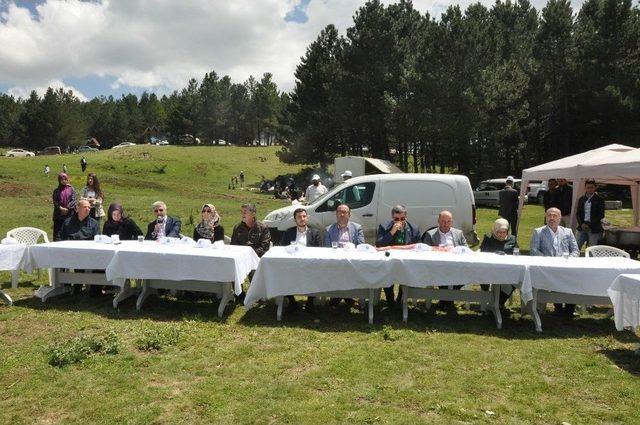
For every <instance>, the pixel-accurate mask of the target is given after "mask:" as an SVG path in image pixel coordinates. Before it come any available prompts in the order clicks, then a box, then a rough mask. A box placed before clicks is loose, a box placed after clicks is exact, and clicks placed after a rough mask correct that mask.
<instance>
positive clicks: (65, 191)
mask: <svg viewBox="0 0 640 425" xmlns="http://www.w3.org/2000/svg"><path fill="white" fill-rule="evenodd" d="M52 197H53V238H54V241H56V240H58V239H57V238H58V235H59V234H60V230H61V229H62V225H63V224H64V221H65V220H66V219H67V218H69V217H71V215H72V214H73V213H74V212H75V210H76V191H75V190H74V189H73V186H71V183H70V182H69V176H68V175H67V174H66V173H60V174H58V187H57V188H55V189H54V190H53V196H52Z"/></svg>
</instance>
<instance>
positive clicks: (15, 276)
mask: <svg viewBox="0 0 640 425" xmlns="http://www.w3.org/2000/svg"><path fill="white" fill-rule="evenodd" d="M19 280H20V270H11V287H12V288H14V289H15V288H17V287H18V281H19Z"/></svg>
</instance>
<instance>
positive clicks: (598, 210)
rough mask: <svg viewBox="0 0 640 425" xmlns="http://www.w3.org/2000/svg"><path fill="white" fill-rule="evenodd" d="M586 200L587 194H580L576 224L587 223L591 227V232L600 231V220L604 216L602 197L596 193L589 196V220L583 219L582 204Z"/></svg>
mask: <svg viewBox="0 0 640 425" xmlns="http://www.w3.org/2000/svg"><path fill="white" fill-rule="evenodd" d="M585 202H587V196H586V195H585V196H581V197H580V199H578V209H577V211H576V218H577V219H578V225H580V226H582V224H583V223H587V224H588V225H589V228H590V229H591V233H600V232H602V223H600V220H602V219H603V218H604V199H602V197H601V196H600V195H598V194H597V193H594V194H593V197H592V198H591V221H588V222H585V221H584V204H585Z"/></svg>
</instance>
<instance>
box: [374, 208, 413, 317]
mask: <svg viewBox="0 0 640 425" xmlns="http://www.w3.org/2000/svg"><path fill="white" fill-rule="evenodd" d="M418 242H420V229H419V228H418V226H415V225H413V224H411V223H409V222H408V221H407V208H406V207H405V206H404V205H396V206H395V207H393V208H392V209H391V221H389V222H388V223H387V224H386V225H384V226H383V225H382V224H381V225H380V226H379V227H378V236H377V238H376V246H377V247H380V248H382V247H390V248H401V249H402V248H408V247H411V246H413V245H415V244H416V243H418ZM384 294H385V297H386V299H387V304H388V305H389V306H393V305H394V297H393V284H392V285H391V286H388V287H386V288H384ZM401 299H402V287H401V288H400V290H399V291H398V298H397V300H396V301H395V302H397V303H400V300H401Z"/></svg>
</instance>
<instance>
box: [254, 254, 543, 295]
mask: <svg viewBox="0 0 640 425" xmlns="http://www.w3.org/2000/svg"><path fill="white" fill-rule="evenodd" d="M525 271H526V266H525V265H524V264H523V260H522V257H513V256H503V255H496V254H489V253H469V254H453V253H445V252H428V251H423V252H416V251H411V250H392V251H391V252H390V254H389V256H386V255H385V253H384V252H373V253H369V252H359V251H354V250H352V251H345V250H343V249H331V248H303V249H301V250H300V251H298V252H295V253H292V254H290V253H288V252H287V251H286V250H285V248H283V247H273V248H271V249H270V250H269V251H268V252H267V253H266V254H265V255H264V256H263V257H262V259H261V260H260V265H259V266H258V270H257V271H256V274H255V276H254V278H253V281H252V282H251V287H250V288H249V292H248V294H247V298H246V299H245V305H246V306H251V305H253V304H254V303H255V302H256V301H257V300H259V299H262V298H274V297H278V296H283V295H292V294H300V295H304V294H314V293H320V292H329V291H340V290H352V289H370V288H383V287H385V286H389V285H390V284H392V283H400V284H406V285H409V286H416V287H427V286H434V285H454V284H455V285H465V284H468V283H489V284H491V283H494V284H513V285H517V284H519V283H521V282H522V281H523V279H524V278H525ZM528 285H529V286H527V287H526V288H525V287H524V284H523V289H524V291H525V292H527V293H529V294H531V292H532V291H531V287H530V282H529V283H528ZM527 288H528V289H527Z"/></svg>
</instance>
